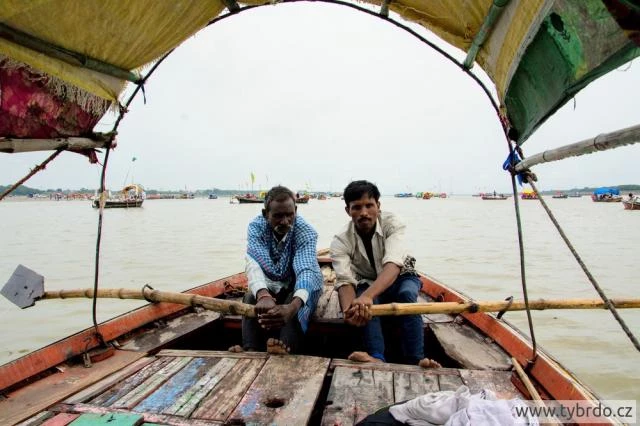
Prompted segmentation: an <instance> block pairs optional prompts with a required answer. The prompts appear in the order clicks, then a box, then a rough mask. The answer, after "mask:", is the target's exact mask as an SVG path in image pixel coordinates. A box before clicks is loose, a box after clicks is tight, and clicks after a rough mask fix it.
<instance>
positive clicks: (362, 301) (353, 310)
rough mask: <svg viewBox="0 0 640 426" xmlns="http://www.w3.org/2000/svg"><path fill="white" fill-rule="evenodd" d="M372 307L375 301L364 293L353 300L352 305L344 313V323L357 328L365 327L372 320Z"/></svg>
mask: <svg viewBox="0 0 640 426" xmlns="http://www.w3.org/2000/svg"><path fill="white" fill-rule="evenodd" d="M371 305H373V299H372V298H371V297H369V296H367V295H366V294H364V293H363V294H361V295H360V296H358V297H356V298H355V299H353V301H352V302H351V305H350V306H349V307H348V308H347V309H346V310H345V311H344V321H345V322H346V323H347V324H351V325H355V326H356V327H362V326H364V325H365V324H366V323H367V322H369V320H371Z"/></svg>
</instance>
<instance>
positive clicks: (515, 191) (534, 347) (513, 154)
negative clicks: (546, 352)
mask: <svg viewBox="0 0 640 426" xmlns="http://www.w3.org/2000/svg"><path fill="white" fill-rule="evenodd" d="M509 150H510V154H509V159H511V160H515V159H516V158H517V157H518V154H517V153H516V151H514V149H513V146H512V145H511V143H509ZM509 164H510V166H509V168H508V170H509V171H510V172H511V188H512V190H513V204H514V207H515V210H516V224H517V225H518V248H519V251H520V280H521V284H522V297H523V298H524V306H525V308H526V311H527V323H528V325H529V334H530V336H531V347H532V350H531V359H530V360H529V365H531V364H532V363H534V362H535V360H536V358H537V357H538V345H537V343H536V335H535V332H534V330H533V317H532V316H531V309H529V292H528V290H527V274H526V268H525V262H524V238H523V236H522V219H521V217H520V202H519V201H518V187H517V185H516V174H515V170H514V168H513V167H514V166H515V163H514V162H510V163H509ZM503 167H504V165H503Z"/></svg>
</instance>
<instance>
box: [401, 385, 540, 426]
mask: <svg viewBox="0 0 640 426" xmlns="http://www.w3.org/2000/svg"><path fill="white" fill-rule="evenodd" d="M515 406H522V407H526V405H525V404H524V403H523V402H522V401H521V400H520V399H509V400H505V399H497V398H496V395H495V394H494V393H493V392H492V391H491V390H489V389H483V390H482V391H481V392H479V393H477V394H471V393H470V392H469V388H468V387H466V386H460V387H459V388H458V389H456V391H455V392H454V391H439V392H432V393H428V394H425V395H422V396H419V397H417V398H414V399H412V400H410V401H407V402H405V403H404V404H399V405H394V406H393V407H391V408H390V409H389V413H391V415H392V416H393V418H394V419H396V420H397V421H399V422H402V423H405V424H408V425H410V426H436V425H445V426H471V425H473V426H484V425H487V426H495V425H516V424H517V425H532V426H537V425H538V421H537V419H536V418H534V417H528V418H526V419H523V418H521V417H515V416H514V415H513V414H512V410H513V407H515Z"/></svg>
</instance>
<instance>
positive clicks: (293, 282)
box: [230, 186, 323, 354]
mask: <svg viewBox="0 0 640 426" xmlns="http://www.w3.org/2000/svg"><path fill="white" fill-rule="evenodd" d="M294 197H295V196H294V194H293V192H292V191H290V190H289V189H288V188H285V187H284V186H275V187H273V188H271V190H270V191H269V192H268V193H267V195H266V197H265V201H264V205H265V208H264V209H263V210H262V215H261V216H258V217H256V218H255V219H254V220H253V221H252V222H251V223H250V224H249V227H248V232H247V254H246V262H247V264H246V269H245V272H246V274H247V280H248V282H249V291H247V293H246V294H245V297H244V302H245V303H250V304H252V305H255V312H256V318H246V317H244V318H243V319H242V347H240V346H233V347H232V348H230V350H231V351H234V352H240V351H242V350H248V351H264V350H265V349H266V350H267V352H270V353H279V354H284V353H288V352H289V351H291V352H296V351H297V350H298V348H299V345H300V342H301V340H302V337H303V336H304V333H306V331H307V327H308V324H309V319H310V317H311V314H312V313H313V311H314V310H315V308H316V305H317V303H318V299H319V298H320V295H321V294H322V286H323V279H322V273H321V272H320V266H319V265H318V260H317V257H316V242H317V240H318V234H317V232H316V231H315V230H314V229H313V228H312V227H311V225H309V224H308V223H307V222H305V220H304V219H303V218H302V217H300V216H298V215H296V205H295V198H294Z"/></svg>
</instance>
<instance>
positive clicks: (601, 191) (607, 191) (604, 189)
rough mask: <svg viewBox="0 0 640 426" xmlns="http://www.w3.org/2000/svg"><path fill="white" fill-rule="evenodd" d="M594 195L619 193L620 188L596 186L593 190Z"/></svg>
mask: <svg viewBox="0 0 640 426" xmlns="http://www.w3.org/2000/svg"><path fill="white" fill-rule="evenodd" d="M593 194H594V195H604V194H611V195H620V190H619V189H618V188H608V187H606V186H603V187H602V188H598V189H596V190H595V191H593Z"/></svg>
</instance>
